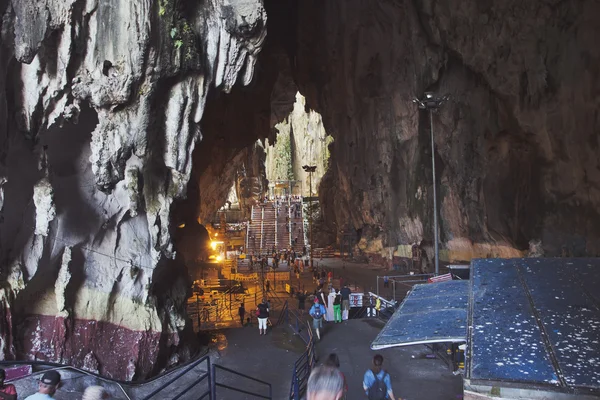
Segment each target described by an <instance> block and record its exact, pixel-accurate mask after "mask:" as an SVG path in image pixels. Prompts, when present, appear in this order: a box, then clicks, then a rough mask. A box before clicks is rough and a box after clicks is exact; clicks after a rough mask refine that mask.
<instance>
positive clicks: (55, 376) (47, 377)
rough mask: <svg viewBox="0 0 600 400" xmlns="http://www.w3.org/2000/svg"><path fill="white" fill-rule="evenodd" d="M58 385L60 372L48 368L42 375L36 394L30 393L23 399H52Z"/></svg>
mask: <svg viewBox="0 0 600 400" xmlns="http://www.w3.org/2000/svg"><path fill="white" fill-rule="evenodd" d="M59 386H60V374H59V373H58V372H56V371H54V370H50V371H48V372H46V373H44V375H43V376H42V379H41V380H40V383H39V390H38V392H37V393H36V394H32V395H31V396H29V397H27V398H26V399H25V400H49V399H53V398H54V397H53V396H54V393H56V389H58V387H59Z"/></svg>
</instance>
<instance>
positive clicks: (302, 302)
mask: <svg viewBox="0 0 600 400" xmlns="http://www.w3.org/2000/svg"><path fill="white" fill-rule="evenodd" d="M297 297H298V310H300V315H304V310H305V308H306V291H304V292H302V291H300V292H298V295H297Z"/></svg>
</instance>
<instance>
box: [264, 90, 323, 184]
mask: <svg viewBox="0 0 600 400" xmlns="http://www.w3.org/2000/svg"><path fill="white" fill-rule="evenodd" d="M275 129H276V130H277V140H276V141H275V143H274V144H273V143H270V142H268V143H267V144H268V146H267V147H266V153H267V154H266V160H265V169H266V175H267V179H268V180H269V181H270V182H271V181H276V180H282V179H283V180H288V179H289V180H294V181H299V182H300V183H299V184H300V185H301V189H300V190H301V193H302V195H303V196H309V192H310V190H309V189H310V182H309V174H308V173H306V172H305V171H304V170H303V169H302V166H303V165H315V166H316V167H317V169H316V171H315V172H314V173H313V176H312V185H313V194H316V193H317V188H318V186H319V183H320V182H321V178H322V177H323V175H325V173H326V172H327V168H328V167H329V157H330V153H329V145H330V144H331V143H332V142H333V138H332V137H331V136H329V135H328V134H327V132H326V131H325V128H324V126H323V120H322V118H321V115H320V114H319V113H317V112H316V111H314V110H310V109H306V99H305V98H304V96H302V94H300V93H299V92H298V93H296V96H295V101H294V106H293V109H292V111H291V112H290V114H289V115H288V116H287V117H286V118H285V119H283V120H282V121H281V122H278V123H277V124H276V125H275Z"/></svg>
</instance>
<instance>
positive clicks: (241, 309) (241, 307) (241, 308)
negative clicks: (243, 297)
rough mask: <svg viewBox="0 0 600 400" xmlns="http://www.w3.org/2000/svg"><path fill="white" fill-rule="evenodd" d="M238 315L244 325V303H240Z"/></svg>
mask: <svg viewBox="0 0 600 400" xmlns="http://www.w3.org/2000/svg"><path fill="white" fill-rule="evenodd" d="M238 315H239V316H240V324H242V326H244V315H246V308H245V307H244V303H241V304H240V308H238Z"/></svg>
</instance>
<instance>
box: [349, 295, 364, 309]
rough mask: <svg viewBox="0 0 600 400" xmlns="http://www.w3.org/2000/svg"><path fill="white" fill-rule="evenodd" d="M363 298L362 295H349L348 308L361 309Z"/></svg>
mask: <svg viewBox="0 0 600 400" xmlns="http://www.w3.org/2000/svg"><path fill="white" fill-rule="evenodd" d="M363 296H364V294H363V293H350V307H362V306H363Z"/></svg>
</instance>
